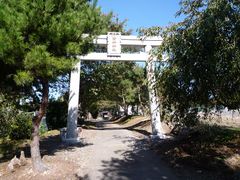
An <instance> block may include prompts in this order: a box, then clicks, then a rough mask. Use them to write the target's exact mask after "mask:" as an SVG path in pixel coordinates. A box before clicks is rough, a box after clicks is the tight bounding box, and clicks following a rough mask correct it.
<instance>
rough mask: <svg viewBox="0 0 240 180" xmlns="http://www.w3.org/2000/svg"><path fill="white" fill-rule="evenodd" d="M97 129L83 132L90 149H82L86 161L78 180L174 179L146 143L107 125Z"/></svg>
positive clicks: (125, 131) (105, 122)
mask: <svg viewBox="0 0 240 180" xmlns="http://www.w3.org/2000/svg"><path fill="white" fill-rule="evenodd" d="M97 127H98V128H99V129H91V130H84V131H85V133H87V134H85V135H86V136H85V137H84V139H85V141H86V142H87V143H90V144H92V145H91V146H86V147H83V149H85V151H88V152H89V153H88V155H89V157H88V158H87V160H86V162H85V164H84V166H83V168H82V170H81V172H79V173H78V177H79V178H80V179H91V180H95V179H102V180H128V179H131V180H132V179H133V180H135V179H136V180H141V179H142V180H143V179H144V180H146V179H148V180H155V179H156V180H157V179H177V177H176V176H175V175H174V172H173V171H172V170H171V169H170V168H168V167H166V164H164V163H163V162H162V161H161V159H160V158H159V156H157V155H155V153H154V152H153V151H151V150H150V149H149V147H148V143H147V141H148V140H147V139H139V138H137V137H136V136H135V135H134V134H133V133H132V132H131V131H129V130H127V129H122V128H121V127H120V126H119V125H117V124H113V123H111V122H107V121H100V122H97ZM90 134H92V136H91V135H90ZM83 136H84V133H83Z"/></svg>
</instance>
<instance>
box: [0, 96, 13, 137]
mask: <svg viewBox="0 0 240 180" xmlns="http://www.w3.org/2000/svg"><path fill="white" fill-rule="evenodd" d="M16 114H17V110H16V108H15V106H14V105H13V103H11V102H10V101H9V100H8V99H7V98H6V97H5V96H4V95H3V94H0V124H1V125H0V138H6V137H7V136H8V135H9V133H10V132H11V124H12V123H13V122H14V120H15V119H14V118H15V115H16Z"/></svg>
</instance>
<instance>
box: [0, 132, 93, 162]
mask: <svg viewBox="0 0 240 180" xmlns="http://www.w3.org/2000/svg"><path fill="white" fill-rule="evenodd" d="M89 145H92V144H89V143H86V142H84V140H83V141H82V142H79V143H75V144H67V143H64V142H62V141H61V138H60V136H59V135H54V136H49V137H45V138H42V139H41V140H40V152H41V156H42V157H43V156H45V155H48V156H54V155H55V153H56V152H59V151H62V150H67V151H71V150H73V149H74V148H82V147H85V146H89ZM21 151H24V153H25V156H26V157H27V158H30V157H31V153H30V145H29V144H26V145H25V146H23V147H18V148H15V149H9V150H8V151H6V153H5V154H3V157H1V158H0V163H1V162H6V161H9V160H10V159H12V158H13V157H14V156H15V155H16V156H17V157H20V152H21Z"/></svg>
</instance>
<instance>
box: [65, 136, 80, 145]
mask: <svg viewBox="0 0 240 180" xmlns="http://www.w3.org/2000/svg"><path fill="white" fill-rule="evenodd" d="M62 142H64V143H66V144H78V143H80V142H82V141H81V139H80V137H77V138H66V139H62Z"/></svg>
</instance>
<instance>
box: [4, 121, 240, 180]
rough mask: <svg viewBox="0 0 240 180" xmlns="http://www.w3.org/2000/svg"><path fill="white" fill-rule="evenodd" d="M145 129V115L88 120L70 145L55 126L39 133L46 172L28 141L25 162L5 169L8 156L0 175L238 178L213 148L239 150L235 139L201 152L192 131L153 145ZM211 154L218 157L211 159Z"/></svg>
mask: <svg viewBox="0 0 240 180" xmlns="http://www.w3.org/2000/svg"><path fill="white" fill-rule="evenodd" d="M150 133H151V127H150V121H149V119H148V118H144V117H136V118H130V119H129V118H120V119H117V120H115V121H103V120H92V121H88V122H87V125H85V126H84V129H83V132H82V134H81V135H82V142H81V143H79V144H75V145H72V146H70V145H67V144H64V143H62V142H61V140H60V137H59V133H58V132H57V133H53V134H51V135H48V136H47V137H45V138H43V139H42V141H41V154H42V155H43V161H44V162H45V164H46V165H47V166H48V167H49V170H48V171H46V172H45V173H43V174H36V173H34V172H33V171H32V169H31V162H30V159H29V147H28V146H24V147H22V149H23V150H24V152H25V154H26V156H27V157H28V164H27V165H26V166H22V167H19V168H16V171H15V172H12V173H10V172H7V171H6V167H7V164H8V163H9V162H3V161H1V164H0V179H7V180H8V179H10V180H11V179H14V180H17V179H20V180H22V179H24V180H25V179H26V180H27V179H34V180H35V179H36V180H38V179H39V180H40V179H41V180H43V179H44V180H45V179H56V180H57V179H85V180H98V179H100V180H128V179H133V180H135V179H136V180H141V179H144V180H145V179H148V180H155V179H156V180H158V179H170V180H171V179H180V180H181V179H194V180H195V179H219V180H220V179H236V180H237V179H238V178H239V176H238V175H239V174H238V170H237V169H235V170H233V169H231V170H230V169H229V166H227V165H226V164H224V165H223V163H222V162H223V161H222V159H223V157H222V156H220V155H219V154H218V155H216V154H214V153H215V152H216V151H219V153H223V152H225V154H227V153H228V156H227V157H230V156H231V155H238V154H240V152H239V145H240V142H239V141H235V142H230V141H227V142H228V143H230V144H222V145H221V146H214V144H213V146H212V147H210V148H207V149H206V148H205V150H208V151H209V152H208V154H204V153H207V151H203V150H204V148H203V147H201V146H199V143H194V138H198V139H199V137H197V136H196V135H192V136H191V137H189V138H187V139H182V140H181V141H179V142H178V143H176V142H174V143H169V144H164V145H163V144H161V143H160V144H157V145H154V146H153V145H152V143H151V142H150V140H149V139H148V135H149V134H150ZM227 137H228V136H227ZM221 140H222V139H221ZM234 140H239V138H235V139H234ZM200 145H204V144H203V143H201V144H200ZM163 147H164V148H163ZM214 148H215V149H214ZM224 148H225V151H224ZM213 150H215V151H213ZM201 151H202V152H201ZM200 152H201V153H200ZM230 152H231V153H230ZM204 155H205V156H204ZM206 157H208V158H206ZM215 157H217V158H219V157H220V159H219V161H216V160H217V159H215ZM221 158H222V159H221ZM225 159H226V158H225ZM236 159H237V158H235V160H236ZM214 160H215V161H214ZM212 162H218V163H217V164H216V163H215V164H214V163H212ZM220 162H221V163H220ZM238 162H239V161H238ZM211 164H212V166H210V165H211ZM236 164H237V163H236ZM209 167H212V168H210V169H209ZM239 179H240V178H239Z"/></svg>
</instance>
